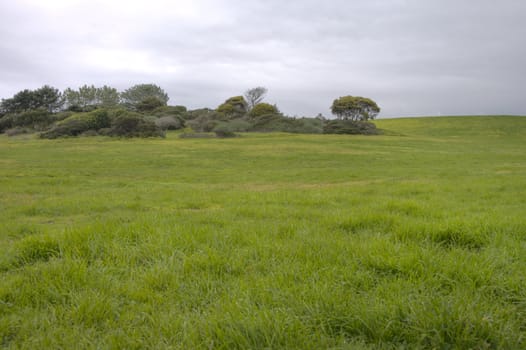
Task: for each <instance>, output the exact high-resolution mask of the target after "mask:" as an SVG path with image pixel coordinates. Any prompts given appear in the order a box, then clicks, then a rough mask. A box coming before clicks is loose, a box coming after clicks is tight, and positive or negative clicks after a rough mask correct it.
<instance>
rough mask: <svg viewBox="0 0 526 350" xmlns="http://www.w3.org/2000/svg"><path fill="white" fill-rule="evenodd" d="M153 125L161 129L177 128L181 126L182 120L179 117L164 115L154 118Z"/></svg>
mask: <svg viewBox="0 0 526 350" xmlns="http://www.w3.org/2000/svg"><path fill="white" fill-rule="evenodd" d="M155 125H157V126H158V127H159V128H160V129H161V130H177V129H181V128H182V127H183V122H182V121H181V119H179V118H176V117H172V116H165V117H161V118H159V119H157V120H155Z"/></svg>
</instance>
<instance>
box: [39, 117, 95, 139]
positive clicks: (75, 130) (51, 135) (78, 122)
mask: <svg viewBox="0 0 526 350" xmlns="http://www.w3.org/2000/svg"><path fill="white" fill-rule="evenodd" d="M89 126H90V125H89V122H88V121H87V120H86V119H82V118H68V119H66V120H64V121H63V122H61V123H59V124H57V125H55V127H53V128H52V129H51V130H48V131H46V132H43V133H41V134H40V137H41V138H44V139H56V138H59V137H67V136H77V135H80V134H82V133H83V132H85V131H88V130H89V128H90V127H89Z"/></svg>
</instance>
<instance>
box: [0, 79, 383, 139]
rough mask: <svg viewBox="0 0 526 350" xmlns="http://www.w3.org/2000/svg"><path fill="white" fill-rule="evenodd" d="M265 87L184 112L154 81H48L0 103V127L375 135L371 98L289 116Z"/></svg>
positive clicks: (50, 133)
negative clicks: (118, 85) (58, 84)
mask: <svg viewBox="0 0 526 350" xmlns="http://www.w3.org/2000/svg"><path fill="white" fill-rule="evenodd" d="M267 92H268V90H267V89H266V88H265V87H261V86H259V87H255V88H252V89H248V90H246V91H245V93H244V94H243V95H239V96H232V97H230V98H228V99H226V100H225V101H224V102H223V103H221V104H220V105H219V106H217V107H216V108H213V109H211V108H200V109H194V110H188V109H187V108H186V107H185V106H180V105H168V101H169V97H168V94H167V93H166V92H165V91H164V90H163V89H162V88H161V87H159V86H157V85H155V84H139V85H135V86H132V87H130V88H128V89H126V90H124V91H121V92H119V91H118V90H117V89H115V88H113V87H110V86H106V85H104V86H102V87H95V86H94V85H90V86H88V85H84V86H81V87H79V88H77V89H72V88H67V89H65V90H64V91H60V90H59V89H57V88H54V87H51V86H48V85H45V86H43V87H41V88H39V89H36V90H28V89H25V90H22V91H19V92H17V93H16V94H15V95H13V96H12V97H11V98H7V99H2V100H1V102H0V132H4V133H6V134H7V135H9V136H13V135H17V134H20V133H33V132H37V133H39V135H40V137H42V138H56V137H63V136H78V135H85V136H90V135H107V136H147V137H150V136H163V135H164V133H165V132H166V130H176V129H184V131H185V132H184V133H183V135H184V136H186V137H191V136H196V137H199V136H203V135H204V134H205V133H211V132H214V133H215V135H217V136H220V137H227V136H234V135H235V133H236V132H250V131H259V132H271V131H283V132H293V133H342V134H344V133H347V134H374V133H376V128H375V126H374V124H372V123H370V122H369V121H370V120H373V119H375V117H376V116H377V115H378V113H379V112H380V108H379V107H378V105H377V104H376V103H375V102H374V101H373V100H371V99H369V98H364V97H358V96H343V97H339V98H337V99H335V100H334V101H333V103H332V106H331V111H332V113H333V114H334V115H335V116H336V119H335V120H328V119H326V118H324V117H323V116H322V115H321V114H319V115H318V116H317V117H311V118H307V117H303V118H296V117H294V118H291V117H288V116H286V115H284V114H283V113H281V112H280V110H279V108H278V107H277V106H276V105H275V104H270V103H266V102H264V101H263V100H264V98H265V96H266V94H267Z"/></svg>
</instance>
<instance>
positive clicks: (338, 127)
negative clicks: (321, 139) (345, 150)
mask: <svg viewBox="0 0 526 350" xmlns="http://www.w3.org/2000/svg"><path fill="white" fill-rule="evenodd" d="M323 133H324V134H362V135H377V134H378V133H379V131H378V130H377V129H376V125H374V124H373V123H370V122H365V121H354V120H347V119H343V120H328V121H326V122H325V125H324V126H323Z"/></svg>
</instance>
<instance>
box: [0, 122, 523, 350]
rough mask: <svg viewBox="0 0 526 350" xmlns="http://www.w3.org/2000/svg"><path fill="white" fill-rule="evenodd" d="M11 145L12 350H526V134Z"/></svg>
mask: <svg viewBox="0 0 526 350" xmlns="http://www.w3.org/2000/svg"><path fill="white" fill-rule="evenodd" d="M376 124H377V125H378V127H379V128H381V129H383V130H385V134H384V135H381V136H346V135H291V134H244V135H243V136H242V137H239V138H234V139H180V138H178V137H177V134H176V133H173V134H169V135H168V137H167V138H166V139H110V138H103V137H90V138H88V137H86V138H71V139H61V140H37V139H28V138H24V137H20V138H16V137H15V138H7V137H5V136H0V246H1V247H2V249H1V250H0V281H2V282H1V283H0V338H1V342H0V344H1V345H2V347H5V348H22V349H24V348H25V349H34V348H85V349H91V348H175V349H177V348H180V349H188V348H198V349H199V348H218V349H232V348H234V349H236V348H238V349H247V348H287V349H290V348H297V349H319V348H353V349H354V348H363V349H369V348H371V349H373V348H374V349H377V348H385V349H391V348H397V347H399V348H400V347H401V348H403V347H408V348H453V349H466V348H479V349H485V348H524V347H525V344H524V339H525V336H526V332H525V329H526V321H525V320H526V317H525V313H526V291H525V289H524V271H525V270H526V254H525V253H526V245H525V244H524V242H525V240H526V220H524V218H525V217H526V142H524V140H525V137H524V135H525V132H526V118H523V117H505V116H498V117H441V118H407V119H389V120H378V121H376Z"/></svg>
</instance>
